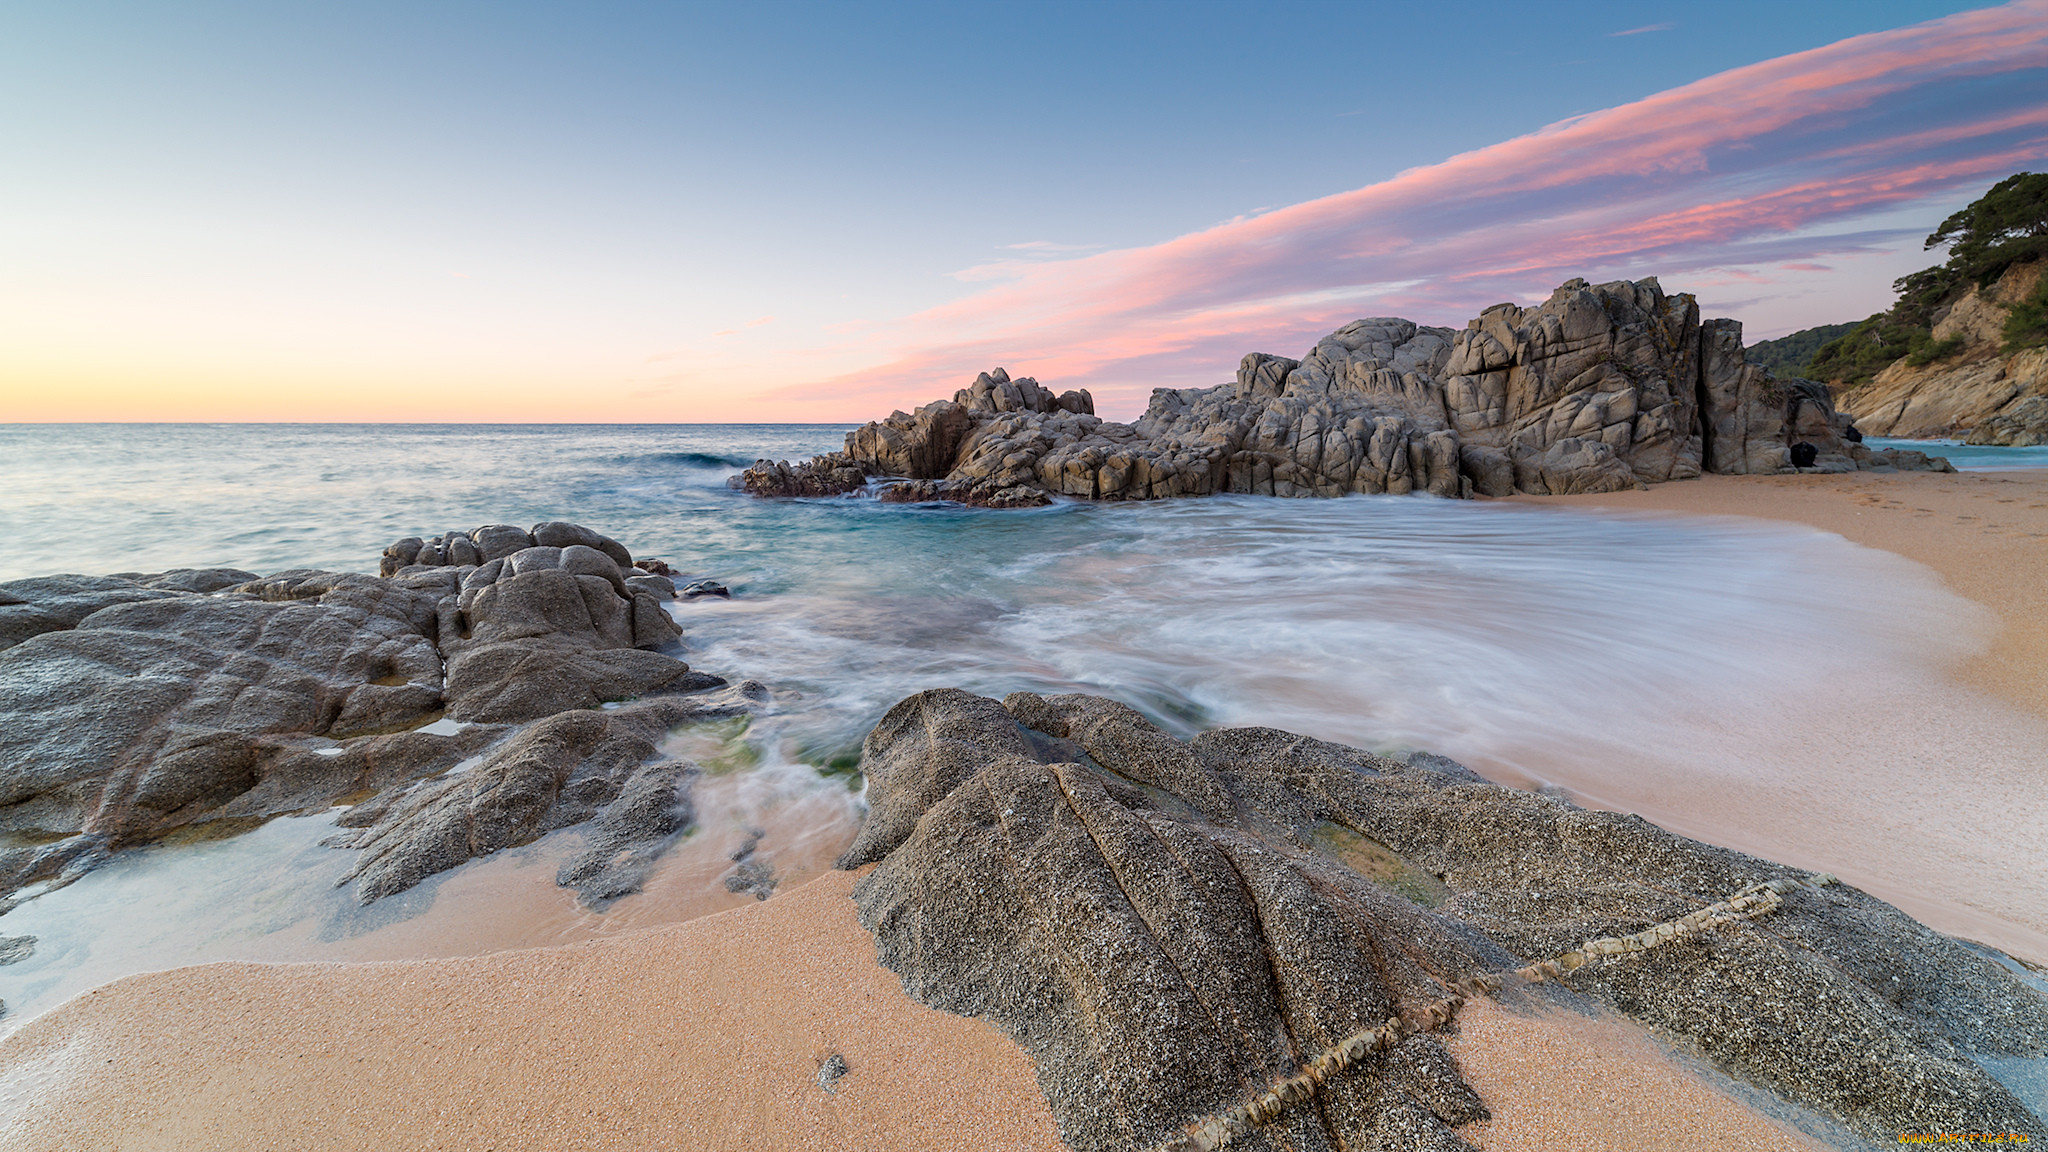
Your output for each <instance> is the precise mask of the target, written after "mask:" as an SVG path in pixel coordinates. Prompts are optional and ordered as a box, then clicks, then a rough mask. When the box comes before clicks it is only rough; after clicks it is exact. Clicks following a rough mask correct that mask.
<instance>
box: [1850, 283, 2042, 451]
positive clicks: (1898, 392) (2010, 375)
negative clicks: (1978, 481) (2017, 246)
mask: <svg viewBox="0 0 2048 1152" xmlns="http://www.w3.org/2000/svg"><path fill="white" fill-rule="evenodd" d="M2044 273H2048V262H2041V261H2036V262H2033V263H2030V264H2016V265H2014V266H2013V267H2012V268H2010V269H2008V270H2007V271H2006V273H2005V275H2003V276H2001V277H2000V278H1999V279H1998V281H1997V282H1996V283H1995V284H1993V285H1991V287H1989V288H1982V289H1980V288H1975V287H1972V288H1971V289H1970V290H1969V291H1967V292H1965V293H1964V294H1963V295H1962V297H1961V298H1960V299H1958V300H1957V301H1956V302H1955V303H1954V304H1951V305H1948V306H1946V308H1944V309H1943V310H1940V311H1938V312H1937V313H1936V315H1935V323H1934V339H1935V340H1937V341H1947V340H1956V341H1960V342H1961V348H1960V349H1959V350H1958V351H1957V352H1956V353H1955V355H1953V356H1950V357H1947V358H1945V359H1942V360H1937V361H1934V362H1932V363H1929V364H1921V365H1915V364H1913V363H1912V362H1911V361H1910V360H1906V359H1900V360H1898V361H1897V362H1895V363H1893V364H1892V365H1891V366H1890V367H1888V368H1886V369H1885V370H1884V371H1882V372H1879V373H1878V374H1877V378H1876V379H1875V380H1872V381H1871V382H1870V383H1868V384H1865V385H1863V386H1861V387H1859V388H1853V389H1850V390H1848V391H1846V392H1844V393H1843V394H1842V396H1841V397H1840V399H1839V401H1838V403H1839V404H1840V406H1841V408H1842V410H1843V411H1844V412H1846V413H1848V414H1849V415H1850V416H1851V417H1852V418H1854V420H1855V421H1856V426H1857V427H1858V428H1860V429H1862V430H1863V431H1864V432H1867V433H1869V434H1871V435H1873V436H1900V437H1906V438H1909V439H1932V438H1942V437H1956V438H1963V439H1967V440H1968V441H1969V442H1970V443H1972V444H2006V445H2022V446H2024V445H2031V444H2048V399H2044V398H2048V348H2031V349H2028V350H2026V351H2023V352H2016V353H2012V354H2010V355H2008V354H2006V353H2004V352H2002V351H2001V350H2000V348H2001V345H2002V343H2003V341H2004V333H2005V321H2006V317H2007V315H2008V314H2010V312H2011V309H2012V306H2013V305H2014V304H2016V303H2018V302H2019V301H2021V300H2024V299H2025V298H2026V297H2027V296H2028V295H2029V294H2031V293H2032V292H2033V291H2034V289H2035V288H2036V286H2037V285H2039V283H2040V281H2041V277H2042V275H2043V274H2044Z"/></svg>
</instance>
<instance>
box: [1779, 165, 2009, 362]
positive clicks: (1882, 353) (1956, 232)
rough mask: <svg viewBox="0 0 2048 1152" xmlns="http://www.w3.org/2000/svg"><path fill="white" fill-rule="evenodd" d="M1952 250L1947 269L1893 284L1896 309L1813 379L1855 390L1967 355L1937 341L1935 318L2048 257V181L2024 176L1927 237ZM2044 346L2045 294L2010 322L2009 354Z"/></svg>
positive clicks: (1831, 347)
mask: <svg viewBox="0 0 2048 1152" xmlns="http://www.w3.org/2000/svg"><path fill="white" fill-rule="evenodd" d="M1944 244H1946V245H1948V247H1949V257H1948V261H1947V262H1946V263H1944V264H1940V265H1937V266H1935V267H1933V268H1922V269H1921V270H1920V271H1918V272H1915V273H1913V274H1912V275H1910V276H1901V277H1899V278H1898V279H1897V280H1894V281H1892V291H1894V292H1896V293H1898V300H1897V301H1896V302H1894V303H1893V304H1892V306H1891V308H1890V309H1888V310H1886V311H1883V312H1880V313H1878V314H1877V315H1875V316H1872V317H1871V318H1869V319H1868V320H1865V321H1864V322H1863V323H1861V324H1858V325H1856V326H1855V327H1854V328H1853V329H1851V330H1850V331H1849V332H1846V333H1844V334H1843V335H1841V336H1838V337H1835V338H1834V339H1832V340H1829V341H1828V342H1827V343H1825V344H1823V345H1821V346H1820V347H1819V348H1818V349H1816V350H1815V351H1814V353H1813V357H1812V359H1811V360H1809V361H1808V362H1807V364H1806V371H1807V374H1809V375H1811V376H1812V377H1813V378H1814V379H1816V380H1826V381H1828V382H1829V383H1831V384H1835V385H1839V386H1848V387H1853V386H1855V385H1857V384H1863V383H1867V382H1868V381H1869V380H1870V379H1871V377H1873V376H1876V375H1877V374H1878V373H1879V372H1882V371H1883V370H1884V369H1885V368H1887V367H1889V366H1890V365H1891V364H1892V363H1893V362H1895V361H1897V360H1899V359H1901V358H1904V359H1905V360H1906V361H1907V363H1909V364H1912V365H1914V366H1916V367H1918V366H1921V365H1926V364H1932V363H1934V362H1936V361H1938V360H1946V359H1948V358H1949V357H1950V356H1954V355H1955V354H1956V353H1958V352H1960V351H1962V349H1963V341H1961V340H1960V339H1949V340H1936V339H1935V338H1934V318H1935V313H1936V312H1938V311H1939V310H1940V309H1942V308H1943V307H1945V306H1947V305H1949V304H1953V303H1954V302H1955V301H1956V300H1958V299H1960V298H1961V297H1962V295H1963V294H1964V293H1965V292H1967V291H1969V290H1970V287H1971V286H1972V285H1975V286H1977V287H1980V288H1982V287H1987V286H1989V285H1991V284H1993V283H1995V282H1996V281H1997V280H1998V278H1999V277H2000V276H2002V275H2004V274H2005V270H2006V269H2008V268H2010V267H2012V266H2013V265H2014V264H2020V263H2025V262H2026V261H2029V260H2035V259H2039V258H2041V257H2043V256H2048V173H2034V172H2019V173H2015V174H2013V175H2011V176H2008V177H2006V178H2005V179H2003V180H2000V181H1999V182H1998V183H1996V184H1994V185H1992V186H1991V189H1990V191H1988V192H1986V193H1984V195H1982V196H1980V197H1978V198H1977V199H1976V200H1973V201H1971V202H1970V204H1969V205H1968V206H1967V207H1965V208H1964V209H1963V210H1962V211H1960V212H1957V213H1956V214H1955V215H1953V216H1950V217H1949V218H1948V219H1946V220H1944V221H1942V223H1941V227H1939V228H1936V229H1935V230H1934V231H1933V232H1932V233H1930V234H1929V235H1928V237H1927V247H1929V248H1938V247H1940V246H1942V245H1944ZM2044 283H2048V278H2044ZM2044 343H2048V297H2044V296H2043V294H2042V292H2041V291H2040V290H2038V289H2037V290H2036V291H2035V292H2034V294H2033V296H2032V297H2030V298H2029V299H2028V300H2027V301H2025V302H2023V303H2022V304H2021V305H2019V306H2018V307H2016V308H2014V309H2013V312H2012V318H2011V319H2009V320H2008V321H2007V322H2006V330H2005V350H2006V351H2008V352H2011V351H2016V350H2018V349H2020V348H2025V347H2032V346H2034V345H2036V344H2044Z"/></svg>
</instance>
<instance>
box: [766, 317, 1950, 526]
mask: <svg viewBox="0 0 2048 1152" xmlns="http://www.w3.org/2000/svg"><path fill="white" fill-rule="evenodd" d="M1798 444H1806V445H1810V446H1811V449H1812V455H1813V462H1812V463H1811V464H1809V465H1806V466H1807V467H1812V468H1818V469H1820V470H1823V471H1853V470H1856V469H1858V468H1880V469H1882V468H1895V467H1907V468H1910V467H1925V466H1929V465H1928V464H1927V462H1926V460H1925V458H1924V457H1917V456H1897V455H1893V454H1887V453H1880V452H1872V451H1870V450H1868V449H1866V448H1864V447H1863V446H1862V444H1861V443H1860V438H1859V437H1858V435H1857V434H1856V433H1855V432H1854V430H1853V429H1852V428H1851V427H1850V425H1849V422H1848V421H1847V419H1846V418H1844V417H1842V416H1841V415H1839V414H1838V413H1836V412H1835V410H1834V407H1833V402H1832V400H1831V398H1830V396H1829V394H1828V391H1827V389H1826V388H1825V387H1822V386H1820V385H1817V384H1813V383H1811V382H1806V381H1796V380H1792V381H1781V380H1777V379H1775V378H1773V377H1772V376H1771V375H1770V374H1769V373H1768V372H1766V371H1764V370H1763V369H1762V368H1759V367H1757V366H1755V365H1751V364H1748V363H1746V362H1745V361H1744V359H1743V353H1742V328H1741V325H1739V324H1737V323H1736V322H1735V321H1732V320H1709V321H1705V322H1704V323H1703V322H1702V321H1701V320H1700V317H1699V308H1698V305H1697V304H1696V303H1695V302H1694V300H1693V298H1692V297H1691V296H1690V295H1688V294H1683V293H1681V294H1679V295H1676V296H1666V295H1665V294H1664V291H1663V289H1662V288H1661V287H1660V286H1659V285H1658V283H1657V281H1655V280H1642V281H1638V282H1634V283H1630V282H1627V281H1617V282H1615V283H1611V284H1600V285H1592V284H1587V283H1586V282H1585V281H1583V280H1573V281H1570V282H1568V283H1566V284H1565V285H1563V286H1562V287H1560V288H1559V289H1558V290H1557V291H1556V292H1555V293H1553V294H1552V295H1551V297H1550V299H1549V300H1547V301H1545V302H1544V303H1543V304H1542V305H1540V306H1538V307H1536V308H1530V309H1524V308H1520V307H1517V306H1515V305H1512V304H1502V305H1498V306H1496V307H1493V308H1489V309H1487V310H1486V312H1485V313H1483V314H1482V315H1481V316H1480V317H1479V318H1478V319H1476V320H1473V321H1472V322H1471V323H1470V324H1468V325H1466V327H1465V328H1464V329H1463V330H1455V331H1454V330H1452V329H1448V328H1430V327H1424V326H1420V325H1417V324H1414V323H1411V322H1410V321H1407V320H1399V319H1387V318H1378V319H1367V320H1359V321H1355V322H1353V323H1351V324H1348V325H1346V326H1345V327H1343V328H1340V329H1338V330H1337V331H1336V332H1333V333H1331V334H1330V335H1329V336H1326V337H1324V338H1323V339H1322V340H1321V341H1319V342H1318V343H1317V344H1316V346H1315V347H1314V348H1313V349H1311V350H1309V352H1308V354H1307V355H1305V356H1303V357H1302V358H1301V359H1299V360H1293V359H1288V358H1286V357H1280V356H1271V355H1267V354H1265V353H1253V354H1251V355H1249V356H1246V357H1245V358H1244V360H1243V362H1242V363H1241V364H1239V366H1238V373H1237V380H1236V381H1235V382H1234V383H1231V384H1225V385H1219V386H1217V387H1215V388H1191V389H1159V390H1156V391H1155V392H1154V393H1153V396H1152V402H1151V405H1150V406H1149V407H1148V408H1147V409H1146V411H1145V414H1144V416H1143V417H1141V418H1140V419H1138V420H1137V421H1135V422H1133V423H1130V424H1121V423H1117V422H1114V421H1106V420H1102V419H1099V418H1097V417H1096V416H1095V414H1094V402H1093V400H1092V399H1091V398H1090V397H1089V396H1088V394H1087V393H1085V392H1069V393H1066V394H1064V395H1062V396H1060V397H1058V398H1054V397H1053V396H1052V394H1051V393H1050V392H1049V391H1047V390H1046V389H1044V388H1042V387H1040V386H1039V384H1038V383H1037V381H1035V380H1031V379H1029V378H1024V379H1018V380H1012V379H1011V378H1010V376H1009V375H1008V374H1007V373H1006V372H1004V371H1003V370H1002V369H996V370H995V371H994V372H989V373H984V374H983V375H982V376H980V377H979V378H978V379H977V380H976V381H975V382H974V384H973V386H972V387H970V388H967V389H964V390H962V391H961V392H959V393H957V394H956V395H955V396H954V397H953V399H952V400H950V401H945V400H942V401H938V402H935V403H932V404H928V405H925V406H924V407H922V408H920V409H918V410H917V411H916V412H913V413H904V412H896V413H893V414H892V415H890V416H889V417H888V418H887V419H885V420H881V421H877V422H875V423H871V424H868V425H865V426H864V427H862V428H859V429H856V430H855V431H853V432H851V433H849V434H848V435H847V438H846V450H845V451H844V452H839V453H833V454H831V455H828V456H820V457H818V458H816V459H814V460H812V461H810V462H809V463H803V464H795V465H792V464H790V463H788V462H775V461H766V460H764V461H761V462H759V463H757V464H756V465H755V466H754V467H753V468H750V469H748V470H747V471H746V472H744V473H742V474H741V475H740V476H738V477H736V478H735V479H734V484H735V486H736V487H740V488H743V489H745V490H747V491H750V492H754V493H756V494H759V495H766V496H825V495H836V494H842V493H850V492H857V491H862V490H865V489H868V488H869V487H870V486H871V485H872V482H873V481H874V480H876V479H877V478H886V479H890V480H893V481H899V482H898V483H892V484H887V485H882V486H879V487H878V488H877V489H876V491H877V495H879V496H880V497H881V498H882V499H893V500H955V501H960V502H963V503H968V504H986V505H993V506H999V507H1015V506H1021V505H1031V504H1043V503H1045V502H1047V501H1048V500H1050V499H1052V498H1053V497H1056V496H1069V497H1077V498H1081V499H1089V500H1153V499H1162V498H1165V497H1170V496H1203V495H1209V494H1211V493H1217V492H1242V493H1257V494H1261V495H1271V496H1341V495H1345V494H1348V493H1382V492H1384V493H1407V492H1427V493H1430V494H1433V495H1437V496H1449V497H1457V496H1467V495H1473V494H1479V495H1487V496H1504V495H1508V494H1510V493H1513V492H1534V493H1550V494H1569V493H1575V492H1605V491H1612V490H1615V489H1620V488H1629V487H1634V486H1636V485H1638V484H1648V483H1659V482H1662V481H1666V480H1680V479H1686V478H1689V477H1694V476H1698V475H1699V474H1700V473H1701V472H1702V471H1711V472H1729V473H1756V472H1779V471H1789V470H1792V469H1793V468H1794V466H1795V463H1794V460H1793V455H1794V446H1795V445H1798ZM1802 452H1803V450H1802ZM1935 466H1945V465H1935Z"/></svg>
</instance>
